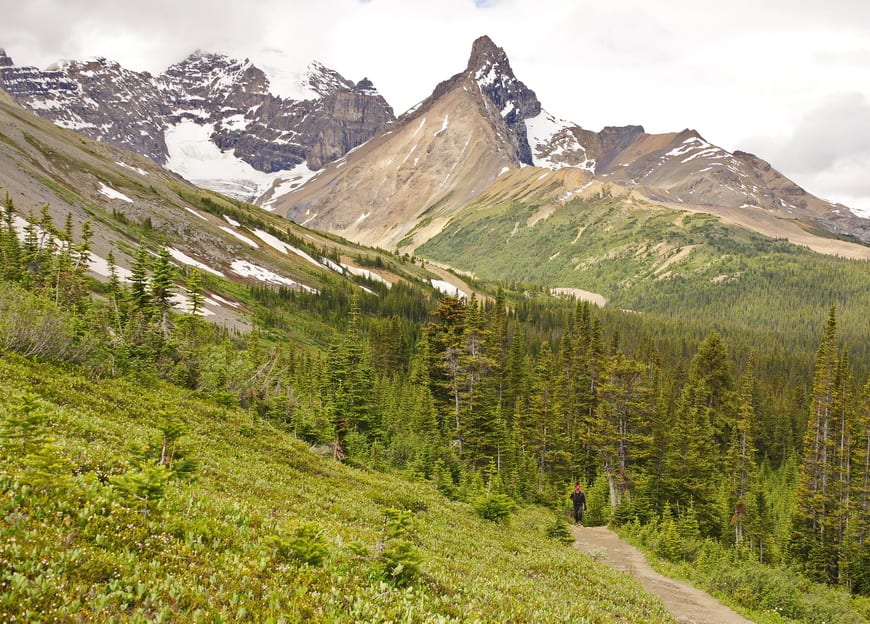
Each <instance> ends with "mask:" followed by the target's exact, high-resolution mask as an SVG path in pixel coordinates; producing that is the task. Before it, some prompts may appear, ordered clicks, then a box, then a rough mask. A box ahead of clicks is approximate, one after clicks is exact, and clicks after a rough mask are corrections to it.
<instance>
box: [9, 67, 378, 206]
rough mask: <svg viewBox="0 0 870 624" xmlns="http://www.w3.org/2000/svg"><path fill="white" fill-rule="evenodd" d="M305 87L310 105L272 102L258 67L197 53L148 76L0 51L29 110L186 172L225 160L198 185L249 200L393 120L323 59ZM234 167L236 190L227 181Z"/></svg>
mask: <svg viewBox="0 0 870 624" xmlns="http://www.w3.org/2000/svg"><path fill="white" fill-rule="evenodd" d="M299 87H300V92H302V93H305V95H306V97H305V98H304V99H290V98H281V97H279V96H276V95H274V94H272V93H271V91H270V84H269V79H268V77H267V76H266V74H265V73H264V72H263V71H261V70H260V69H259V68H257V67H256V66H255V65H254V64H253V63H251V62H250V61H249V60H247V59H246V60H238V59H233V58H230V57H228V56H224V55H221V54H210V53H203V52H196V53H194V54H192V55H190V56H189V57H188V58H186V59H184V60H183V61H181V62H180V63H177V64H175V65H173V66H171V67H170V68H168V69H167V70H166V71H165V72H163V73H162V74H160V75H159V76H152V75H151V74H149V73H147V72H135V71H130V70H127V69H125V68H123V67H121V66H120V65H119V64H118V63H115V62H113V61H109V60H107V59H104V58H96V59H92V60H89V61H65V62H61V63H58V64H56V65H54V66H51V67H49V68H47V69H45V70H40V69H38V68H35V67H18V66H16V65H15V64H14V62H13V61H12V59H11V58H10V57H9V56H7V55H6V53H5V51H0V88H3V89H4V90H5V91H7V92H8V93H9V94H10V95H11V96H12V97H13V98H14V99H15V100H16V101H18V102H19V103H20V104H22V105H23V106H24V107H26V108H29V109H30V110H31V111H33V112H35V113H37V114H38V115H40V116H41V117H44V118H46V119H49V120H51V121H53V122H54V123H56V124H58V125H60V126H64V127H66V128H70V129H73V130H76V131H78V132H81V133H82V134H85V135H87V136H89V137H91V138H94V139H99V140H102V141H106V142H109V143H112V144H115V145H118V146H121V147H125V148H128V149H131V150H133V151H135V152H138V153H140V154H143V155H146V156H148V157H149V158H151V159H152V160H154V161H155V162H157V163H159V164H162V165H167V166H169V168H170V169H175V170H177V171H178V172H179V173H181V174H182V175H188V174H190V172H191V171H195V170H196V168H195V167H194V166H193V165H192V163H191V162H190V161H191V160H196V159H197V158H201V159H202V158H206V157H208V158H210V159H212V160H216V159H218V158H220V159H221V161H222V164H223V165H224V168H223V169H221V168H218V167H215V168H214V169H215V170H216V175H217V177H216V178H214V179H213V180H212V179H209V178H208V177H207V176H206V177H199V178H197V179H195V181H196V182H198V183H200V184H202V185H203V186H207V187H211V188H219V189H220V190H222V191H225V192H227V191H229V192H230V194H234V195H236V196H237V197H239V198H242V199H247V200H254V199H256V198H257V197H259V195H261V194H262V193H263V192H264V191H265V190H266V189H267V188H269V187H270V186H272V185H273V184H274V183H276V182H280V181H282V180H286V179H287V177H286V176H285V177H284V178H282V177H280V176H278V175H273V176H268V175H266V176H262V175H258V173H259V174H279V173H280V172H289V171H291V170H294V169H296V168H298V167H299V166H300V165H306V166H307V170H308V171H316V170H319V169H320V168H322V167H323V165H324V164H326V163H328V162H331V161H333V160H335V159H337V158H339V157H341V156H342V155H344V154H345V153H347V152H348V151H349V150H351V149H353V148H354V147H356V146H358V145H360V144H361V143H364V142H365V141H367V140H368V139H370V138H371V137H372V136H374V135H375V134H377V133H378V132H380V131H381V130H383V129H384V127H385V126H386V125H387V124H389V123H390V122H391V121H392V120H393V119H394V115H393V111H392V109H391V108H390V106H389V105H388V104H387V102H386V100H384V98H383V97H382V96H381V95H380V94H379V93H378V92H377V90H376V89H375V88H374V86H373V85H372V83H371V82H370V81H368V80H367V79H363V80H361V81H360V82H359V83H354V82H352V81H350V80H347V79H345V78H344V77H342V76H341V75H340V74H339V73H338V72H336V71H334V70H331V69H329V68H327V67H325V66H323V65H322V64H320V63H312V64H311V65H310V66H309V67H308V69H307V70H306V71H305V72H304V73H303V74H302V80H301V84H300V85H299ZM179 128H183V129H184V132H178V130H179ZM191 143H196V144H194V145H192V144H191ZM209 144H210V145H209ZM209 150H212V151H211V152H210V151H209ZM213 152H217V153H219V154H220V156H216V155H215V153H213ZM230 161H233V162H232V164H233V165H234V169H233V171H232V174H233V175H236V176H238V177H240V179H239V180H237V182H238V183H237V184H226V183H225V182H226V180H224V179H222V177H221V176H222V174H221V171H224V172H225V170H226V168H227V167H226V166H227V164H228V163H229V162H230ZM245 165H248V166H250V169H251V170H252V171H248V170H247V168H246V167H245ZM206 168H207V167H200V169H206ZM297 171H298V169H297ZM224 177H226V176H224ZM245 178H249V179H247V180H246V179H245ZM233 191H236V192H233Z"/></svg>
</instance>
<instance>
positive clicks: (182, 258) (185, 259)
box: [167, 247, 224, 277]
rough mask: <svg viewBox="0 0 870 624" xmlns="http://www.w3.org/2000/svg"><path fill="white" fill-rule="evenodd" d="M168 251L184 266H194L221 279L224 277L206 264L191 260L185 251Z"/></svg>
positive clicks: (170, 248)
mask: <svg viewBox="0 0 870 624" xmlns="http://www.w3.org/2000/svg"><path fill="white" fill-rule="evenodd" d="M167 250H168V251H169V255H170V256H172V257H173V258H175V259H176V260H178V261H179V262H181V263H182V264H186V265H188V266H193V267H196V268H198V269H202V270H203V271H208V272H209V273H211V274H213V275H218V276H220V277H223V276H224V274H223V273H221V272H220V271H218V270H217V269H213V268H211V267H210V266H208V265H207V264H204V263H202V262H200V261H199V260H195V259H194V258H191V257H190V256H188V255H187V254H186V253H184V252H183V251H179V250H178V249H173V248H172V247H167Z"/></svg>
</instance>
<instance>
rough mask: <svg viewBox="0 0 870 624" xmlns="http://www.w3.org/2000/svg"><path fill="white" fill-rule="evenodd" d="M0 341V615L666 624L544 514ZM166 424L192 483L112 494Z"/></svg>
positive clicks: (654, 607)
mask: <svg viewBox="0 0 870 624" xmlns="http://www.w3.org/2000/svg"><path fill="white" fill-rule="evenodd" d="M0 355H2V357H0V433H2V434H3V435H2V436H0V458H2V460H3V461H2V462H0V484H2V489H0V493H2V495H3V498H2V499H0V500H2V503H3V510H4V512H5V513H6V516H7V517H8V518H9V521H8V522H3V523H2V524H0V587H2V588H3V589H2V591H0V620H3V621H9V622H11V621H35V620H44V619H52V618H56V619H57V620H58V621H66V620H76V619H84V620H87V621H91V622H111V621H119V620H124V621H151V620H154V619H163V620H167V621H169V620H171V621H180V622H182V621H183V622H187V621H191V622H193V621H200V620H207V621H265V620H268V619H270V618H271V619H274V620H275V621H305V622H348V623H349V622H381V621H415V622H417V621H419V622H424V621H425V622H436V621H437V622H467V621H471V620H477V621H525V622H550V621H565V620H566V619H569V620H571V621H583V620H584V619H589V620H594V621H595V622H601V623H607V622H625V621H626V617H629V618H631V619H632V620H636V621H644V622H672V621H673V619H672V618H670V617H669V616H668V615H667V613H666V612H665V611H664V609H663V607H662V606H661V604H660V603H659V602H658V601H656V600H655V599H653V598H651V597H650V596H649V595H647V594H645V593H644V592H643V591H642V590H641V588H640V586H639V585H638V584H637V583H636V582H634V581H632V580H631V579H629V578H628V577H626V576H625V575H621V574H619V573H617V572H614V571H612V570H610V569H608V568H606V567H605V566H603V565H602V564H599V563H596V562H594V561H593V560H592V559H591V558H590V557H588V556H585V555H583V554H581V553H579V552H577V551H576V550H574V549H572V548H570V547H569V546H567V545H564V544H561V543H559V542H558V541H555V540H552V539H548V538H546V537H545V530H546V528H547V527H548V525H549V524H552V515H551V514H550V513H542V512H540V511H532V510H529V511H523V512H522V513H521V514H520V515H519V517H518V518H517V519H516V520H515V521H513V522H512V523H511V527H510V530H509V531H506V530H505V526H504V525H502V524H495V523H492V522H488V521H486V520H483V519H481V518H479V517H478V516H477V515H475V514H474V513H473V512H472V510H471V506H470V505H468V504H467V503H457V502H453V501H450V500H447V499H446V498H444V497H443V496H442V495H441V494H440V493H438V491H437V490H436V489H435V488H434V487H433V486H432V485H427V484H423V483H420V482H410V481H407V480H404V479H401V478H398V477H394V476H390V475H389V474H385V473H381V472H374V471H370V470H356V469H353V468H350V467H347V466H345V465H342V464H340V463H339V462H336V461H334V460H332V459H331V458H329V459H327V458H324V457H321V456H318V455H316V454H315V453H313V452H312V449H309V447H308V446H307V445H306V444H304V443H303V442H301V441H299V440H298V439H296V438H295V437H294V436H293V435H292V434H290V433H288V432H286V431H283V430H281V429H279V428H277V427H275V426H273V425H271V424H269V423H268V421H267V420H265V419H263V418H260V417H257V416H254V415H253V414H252V413H251V412H249V411H246V410H242V409H240V408H237V407H236V408H228V407H227V406H225V405H218V404H217V403H214V402H211V401H208V400H207V399H205V398H203V397H202V396H197V394H198V393H191V392H190V391H189V390H183V389H180V388H177V387H173V386H170V385H168V384H165V383H161V382H154V383H151V384H149V386H148V387H147V391H144V392H143V387H142V381H141V380H138V379H137V380H133V379H116V380H103V381H93V380H91V379H88V378H87V377H86V376H84V375H83V374H81V373H78V372H76V371H75V370H72V371H70V370H64V371H61V370H58V369H56V368H53V367H52V366H50V365H46V364H37V363H34V362H31V361H28V360H24V359H23V358H20V357H19V356H17V355H14V354H11V353H7V352H0ZM24 410H28V411H26V412H25V411H24ZM23 414H24V415H26V416H27V417H28V418H29V420H27V421H25V419H24V418H23V416H22V415H23ZM22 423H24V424H23V425H22ZM170 423H171V424H173V426H175V427H176V429H175V431H176V432H179V433H182V434H183V435H182V436H181V437H180V438H175V439H173V447H172V451H171V452H172V454H173V455H175V454H178V457H177V461H179V462H180V460H181V458H182V457H184V458H185V459H187V460H193V461H194V462H195V466H196V469H195V470H194V476H195V480H193V481H191V480H187V479H184V478H177V477H172V478H168V479H166V480H165V481H163V482H162V483H160V485H159V486H154V487H153V489H152V490H150V492H149V496H148V499H149V500H148V501H147V502H145V503H143V502H142V501H141V500H136V499H135V498H130V497H126V496H124V492H125V490H124V489H123V486H124V485H125V484H127V485H132V484H133V483H134V479H136V478H138V479H139V480H140V481H139V482H140V483H151V484H152V485H153V484H154V480H155V479H158V480H159V478H160V475H162V474H166V473H167V472H168V471H165V470H162V468H163V466H157V465H156V463H152V464H150V469H149V468H147V467H146V468H145V469H144V470H143V471H142V472H140V471H139V470H138V469H137V467H139V466H141V465H142V462H143V461H144V460H143V457H142V453H146V452H147V449H148V448H149V445H152V446H151V447H150V448H151V449H153V448H154V447H153V444H154V442H155V441H156V440H160V439H164V438H161V436H163V435H165V432H166V431H167V427H168V425H169V424H170ZM16 427H29V429H27V431H28V435H27V437H26V442H25V443H24V444H18V443H17V441H18V438H17V437H13V436H16V435H18V434H19V433H20V429H18V428H16ZM49 432H50V434H51V437H52V438H53V443H52V441H50V440H49V439H48V437H47V436H48V434H49ZM137 449H139V450H138V451H137ZM137 453H139V454H138V455H137ZM159 456H160V454H159V452H158V453H157V457H159ZM155 462H156V460H155ZM149 479H150V480H151V481H149ZM25 492H26V494H25ZM391 514H392V517H395V515H396V514H405V517H406V518H407V519H408V520H406V522H408V523H409V524H410V525H411V527H412V528H411V529H410V531H409V533H408V535H407V538H406V539H407V540H410V541H405V542H403V544H404V545H405V550H404V551H403V554H402V555H399V556H400V557H404V558H400V559H399V561H405V563H406V564H407V563H408V562H409V561H410V557H411V556H414V555H416V556H418V557H419V559H418V561H419V563H418V565H419V575H418V577H417V578H414V577H411V575H408V577H409V578H413V580H412V582H411V583H409V584H408V585H409V586H407V587H406V586H404V584H403V583H398V582H394V580H393V578H394V577H393V576H392V575H391V572H392V571H393V570H394V566H391V565H390V563H389V562H390V559H389V556H390V555H391V553H393V556H396V555H395V552H396V551H395V547H394V543H395V539H394V538H391V537H390V534H389V531H388V530H389V526H388V525H387V524H386V523H387V521H388V520H389V518H390V517H391ZM400 517H401V516H400ZM305 527H308V528H309V532H308V534H307V535H308V537H307V539H306V538H301V547H300V538H299V537H298V536H299V531H300V529H304V528H305ZM311 527H314V528H315V530H311ZM294 540H295V541H294ZM318 545H319V551H318V550H316V548H317V547H318ZM409 550H410V551H411V552H409ZM315 552H320V553H321V555H320V557H321V560H320V561H317V560H316V559H315V558H314V556H313V553H315ZM306 561H309V562H308V563H306ZM46 579H53V581H52V582H48V581H47V580H46ZM566 588H570V592H571V600H569V601H566V600H564V596H565V591H566Z"/></svg>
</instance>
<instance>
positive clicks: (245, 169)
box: [165, 119, 288, 202]
mask: <svg viewBox="0 0 870 624" xmlns="http://www.w3.org/2000/svg"><path fill="white" fill-rule="evenodd" d="M213 132H214V124H198V123H196V122H194V121H191V120H190V119H184V120H182V121H181V122H179V123H177V124H175V125H173V126H169V127H168V128H166V133H165V139H166V150H167V153H168V154H169V157H168V158H167V160H166V168H167V169H169V170H170V171H174V172H175V173H177V174H178V175H180V176H182V177H184V178H186V179H188V180H190V181H191V182H193V183H194V184H196V185H197V186H202V187H204V188H207V189H210V190H213V191H217V192H219V193H224V194H225V195H229V196H230V197H234V198H236V199H240V200H242V201H247V202H251V201H254V200H255V199H256V198H257V197H259V196H260V195H262V194H263V193H264V192H266V190H267V189H268V188H269V187H271V186H272V184H273V182H274V181H275V180H277V179H279V178H282V177H286V176H287V175H288V172H287V171H278V172H275V173H263V172H262V171H257V170H256V169H254V168H253V167H252V166H251V165H249V164H248V163H246V162H245V161H243V160H242V159H241V158H237V157H236V156H235V154H234V153H232V152H229V151H226V152H222V151H221V150H220V149H219V148H218V146H217V145H215V144H214V143H212V141H211V135H212V133H213Z"/></svg>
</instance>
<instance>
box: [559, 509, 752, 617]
mask: <svg viewBox="0 0 870 624" xmlns="http://www.w3.org/2000/svg"><path fill="white" fill-rule="evenodd" d="M572 532H573V534H574V547H575V548H577V549H578V550H581V551H583V552H586V553H595V556H596V558H598V557H599V556H602V555H603V556H602V557H601V563H604V564H607V565H609V566H610V567H612V568H615V569H616V570H619V571H621V572H625V573H626V574H629V575H631V576H632V577H634V578H636V579H637V580H638V581H640V584H641V585H642V586H643V588H644V590H646V591H647V592H649V593H651V594H653V595H654V596H657V597H658V598H659V599H660V600H661V601H662V602H663V603H664V605H665V608H666V609H667V610H668V611H670V612H671V614H672V615H673V616H674V617H675V618H676V620H677V621H678V622H682V623H683V624H752V622H751V620H747V619H746V618H744V617H743V616H741V615H738V614H737V613H735V612H734V611H732V610H731V609H729V608H728V607H726V606H725V605H723V604H722V603H720V602H719V601H717V600H716V599H715V598H713V597H712V596H710V595H709V594H708V593H706V592H703V591H701V590H700V589H696V588H695V587H692V586H691V585H689V584H688V583H685V582H683V581H676V580H674V579H671V578H668V577H666V576H663V575H662V574H659V573H658V572H656V571H655V570H653V568H652V567H651V566H650V565H649V564H648V563H647V561H646V558H645V557H644V556H643V553H641V552H640V551H639V550H638V549H637V548H635V547H634V546H631V545H630V544H628V543H626V542H625V541H623V540H621V539H620V538H619V536H617V535H616V533H614V532H613V531H611V530H610V529H608V528H607V527H582V526H575V527H572Z"/></svg>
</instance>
